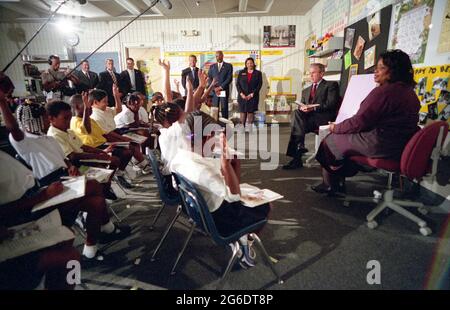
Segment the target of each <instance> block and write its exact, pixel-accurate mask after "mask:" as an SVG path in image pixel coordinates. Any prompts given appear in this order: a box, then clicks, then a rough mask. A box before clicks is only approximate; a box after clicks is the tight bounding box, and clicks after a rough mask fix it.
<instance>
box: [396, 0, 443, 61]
mask: <svg viewBox="0 0 450 310" xmlns="http://www.w3.org/2000/svg"><path fill="white" fill-rule="evenodd" d="M433 5H434V0H415V1H404V2H402V3H399V4H396V5H394V8H393V16H394V17H393V18H394V28H393V37H392V41H391V42H390V48H391V49H401V50H402V51H404V52H405V53H407V54H408V55H409V57H410V58H411V62H412V63H413V64H419V63H423V61H424V58H425V51H426V48H427V42H428V34H429V32H430V25H431V17H432V13H433Z"/></svg>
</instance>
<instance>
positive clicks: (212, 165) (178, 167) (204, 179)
mask: <svg viewBox="0 0 450 310" xmlns="http://www.w3.org/2000/svg"><path fill="white" fill-rule="evenodd" d="M170 170H171V171H172V172H176V173H179V174H181V175H182V176H184V177H185V178H186V179H188V180H189V181H191V182H192V183H194V184H195V185H196V186H197V189H198V190H199V191H200V193H201V194H202V196H203V198H204V199H205V202H206V204H207V205H208V209H209V211H210V212H214V211H216V210H217V209H219V207H220V205H221V204H222V203H223V201H224V200H226V201H228V202H235V201H240V195H238V194H232V193H231V191H230V188H229V187H228V186H227V184H226V183H225V178H224V176H223V175H222V173H221V169H220V159H215V158H205V157H202V156H200V155H198V154H197V153H194V152H191V151H187V150H183V149H179V150H178V151H177V154H176V155H175V157H174V158H173V159H172V161H171V163H170Z"/></svg>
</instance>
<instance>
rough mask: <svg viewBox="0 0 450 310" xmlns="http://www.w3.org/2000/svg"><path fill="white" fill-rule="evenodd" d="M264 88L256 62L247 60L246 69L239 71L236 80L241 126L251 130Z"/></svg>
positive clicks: (251, 59)
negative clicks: (262, 88) (260, 94)
mask: <svg viewBox="0 0 450 310" xmlns="http://www.w3.org/2000/svg"><path fill="white" fill-rule="evenodd" d="M261 87H262V74H261V71H259V70H256V64H255V60H254V59H253V58H251V57H249V58H247V59H246V60H245V68H244V69H243V70H241V71H239V74H238V77H237V79H236V88H237V91H238V103H239V112H240V120H241V125H243V126H246V127H247V128H250V129H251V126H252V124H253V120H254V115H255V114H254V113H255V111H257V110H258V104H259V91H260V90H261Z"/></svg>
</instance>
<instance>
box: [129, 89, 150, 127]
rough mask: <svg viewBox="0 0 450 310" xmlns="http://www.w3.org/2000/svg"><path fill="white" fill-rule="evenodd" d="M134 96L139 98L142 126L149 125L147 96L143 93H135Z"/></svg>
mask: <svg viewBox="0 0 450 310" xmlns="http://www.w3.org/2000/svg"><path fill="white" fill-rule="evenodd" d="M132 95H135V96H138V97H139V106H140V107H139V120H140V121H141V122H142V124H149V123H150V119H149V117H148V112H147V109H146V108H145V96H144V94H143V93H141V92H138V91H135V92H134V93H132Z"/></svg>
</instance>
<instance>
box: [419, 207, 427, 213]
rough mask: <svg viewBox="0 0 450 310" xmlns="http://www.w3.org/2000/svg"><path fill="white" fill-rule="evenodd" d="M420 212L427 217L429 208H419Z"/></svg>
mask: <svg viewBox="0 0 450 310" xmlns="http://www.w3.org/2000/svg"><path fill="white" fill-rule="evenodd" d="M419 212H420V213H422V214H423V215H427V214H428V209H427V208H419Z"/></svg>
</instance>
